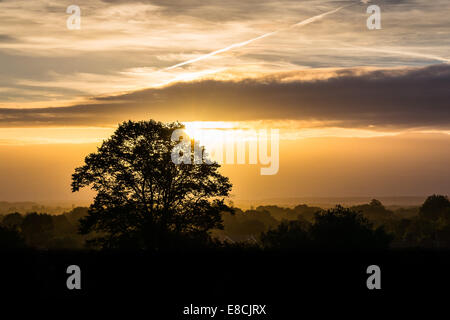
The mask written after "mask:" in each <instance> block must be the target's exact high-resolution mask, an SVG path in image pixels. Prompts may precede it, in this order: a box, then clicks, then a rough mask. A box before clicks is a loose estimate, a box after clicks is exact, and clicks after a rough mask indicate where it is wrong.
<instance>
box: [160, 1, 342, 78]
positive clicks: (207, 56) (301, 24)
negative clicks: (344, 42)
mask: <svg viewBox="0 0 450 320" xmlns="http://www.w3.org/2000/svg"><path fill="white" fill-rule="evenodd" d="M348 6H350V5H348ZM348 6H343V7H339V8H337V9H333V10H331V11H328V12H325V13H322V14H319V15H317V16H314V17H311V18H308V19H306V20H303V21H300V22H298V23H295V24H293V25H291V26H289V27H286V28H282V29H278V30H276V31H272V32H269V33H265V34H263V35H260V36H258V37H256V38H253V39H250V40H247V41H243V42H238V43H235V44H232V45H229V46H228V47H225V48H222V49H219V50H216V51H213V52H210V53H207V54H205V55H202V56H200V57H197V58H194V59H191V60H187V61H184V62H180V63H177V64H175V65H173V66H170V67H167V68H165V69H163V70H171V69H175V68H178V67H181V66H184V65H187V64H191V63H194V62H197V61H200V60H203V59H207V58H209V57H212V56H215V55H216V54H219V53H222V52H226V51H229V50H232V49H235V48H240V47H243V46H246V45H248V44H250V43H252V42H253V41H256V40H259V39H262V38H266V37H268V36H271V35H274V34H276V33H278V32H280V31H283V30H287V29H291V28H295V27H303V26H305V25H307V24H310V23H312V22H315V21H317V20H320V19H322V18H323V17H325V16H327V15H329V14H333V13H336V12H338V11H339V10H341V9H342V8H345V7H348Z"/></svg>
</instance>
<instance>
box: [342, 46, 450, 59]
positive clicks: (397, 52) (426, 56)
mask: <svg viewBox="0 0 450 320" xmlns="http://www.w3.org/2000/svg"><path fill="white" fill-rule="evenodd" d="M341 45H342V46H347V47H350V48H353V49H358V50H363V51H370V52H380V53H387V54H393V55H402V56H409V57H416V58H424V59H429V60H437V61H441V62H444V63H450V59H448V58H444V57H440V56H435V55H432V54H423V53H417V52H411V51H404V50H393V49H384V48H366V47H359V46H354V45H350V44H346V43H341Z"/></svg>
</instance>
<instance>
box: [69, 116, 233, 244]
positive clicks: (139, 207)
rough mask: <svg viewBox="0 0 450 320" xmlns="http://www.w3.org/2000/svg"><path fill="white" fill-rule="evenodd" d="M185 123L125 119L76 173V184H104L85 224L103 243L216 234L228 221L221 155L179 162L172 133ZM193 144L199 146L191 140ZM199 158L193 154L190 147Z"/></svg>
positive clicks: (82, 223)
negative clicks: (224, 220)
mask: <svg viewBox="0 0 450 320" xmlns="http://www.w3.org/2000/svg"><path fill="white" fill-rule="evenodd" d="M182 128H183V125H182V124H180V123H169V124H164V123H161V122H155V121H153V120H150V121H139V122H132V121H128V122H124V123H122V124H121V125H120V126H119V127H118V129H117V130H116V131H115V133H114V134H113V135H112V136H111V137H110V138H109V139H108V140H106V141H104V142H103V144H102V145H101V146H100V147H99V148H98V150H97V152H96V153H91V154H90V155H88V156H87V157H86V158H85V165H84V166H82V167H79V168H76V169H75V173H74V174H73V175H72V191H73V192H75V191H78V190H79V189H80V188H83V187H86V186H91V187H92V189H93V190H95V191H96V192H97V195H96V196H95V199H94V203H93V204H92V205H91V206H90V209H89V214H88V215H87V216H86V217H84V218H82V219H81V221H80V232H81V233H83V234H88V233H90V232H92V231H94V232H96V234H95V238H94V239H92V240H91V242H93V243H96V244H99V245H101V246H102V247H104V248H114V247H116V248H117V247H122V248H123V247H130V248H144V249H146V248H161V247H166V246H170V245H171V244H173V243H179V241H178V240H179V239H183V242H184V241H185V240H186V239H201V240H204V241H207V240H208V239H209V234H208V231H209V230H210V229H212V228H218V229H221V228H223V225H222V219H221V212H223V211H230V210H231V208H230V207H228V206H227V205H226V204H225V202H224V201H225V198H226V197H227V196H228V195H229V192H230V190H231V184H230V182H229V180H228V178H226V177H224V176H222V175H221V174H220V173H219V172H218V168H219V165H218V164H217V163H213V164H207V163H205V162H204V161H201V163H199V164H194V162H193V161H192V164H185V163H181V164H179V165H176V164H174V163H173V162H172V160H171V152H172V150H173V148H174V147H175V146H176V145H177V144H178V143H179V141H172V139H171V136H172V133H173V131H174V130H176V129H182ZM192 148H193V147H192ZM191 159H192V160H193V155H192V154H191Z"/></svg>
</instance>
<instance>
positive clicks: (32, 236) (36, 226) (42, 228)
mask: <svg viewBox="0 0 450 320" xmlns="http://www.w3.org/2000/svg"><path fill="white" fill-rule="evenodd" d="M21 230H22V235H23V237H24V238H25V242H26V244H27V245H29V246H32V247H37V248H47V247H48V244H49V242H50V240H51V239H52V237H53V231H54V226H53V220H52V217H51V216H50V215H48V214H38V213H29V214H27V215H26V216H25V218H24V219H23V222H22V225H21Z"/></svg>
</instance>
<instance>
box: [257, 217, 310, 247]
mask: <svg viewBox="0 0 450 320" xmlns="http://www.w3.org/2000/svg"><path fill="white" fill-rule="evenodd" d="M309 228H310V223H309V222H307V221H306V220H294V221H288V220H284V221H282V222H281V223H280V224H279V225H278V227H277V228H275V229H272V230H269V231H267V232H264V233H262V234H261V243H262V245H263V247H264V248H267V249H282V250H283V249H299V248H310V247H311V241H310V236H309V233H308V232H309Z"/></svg>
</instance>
